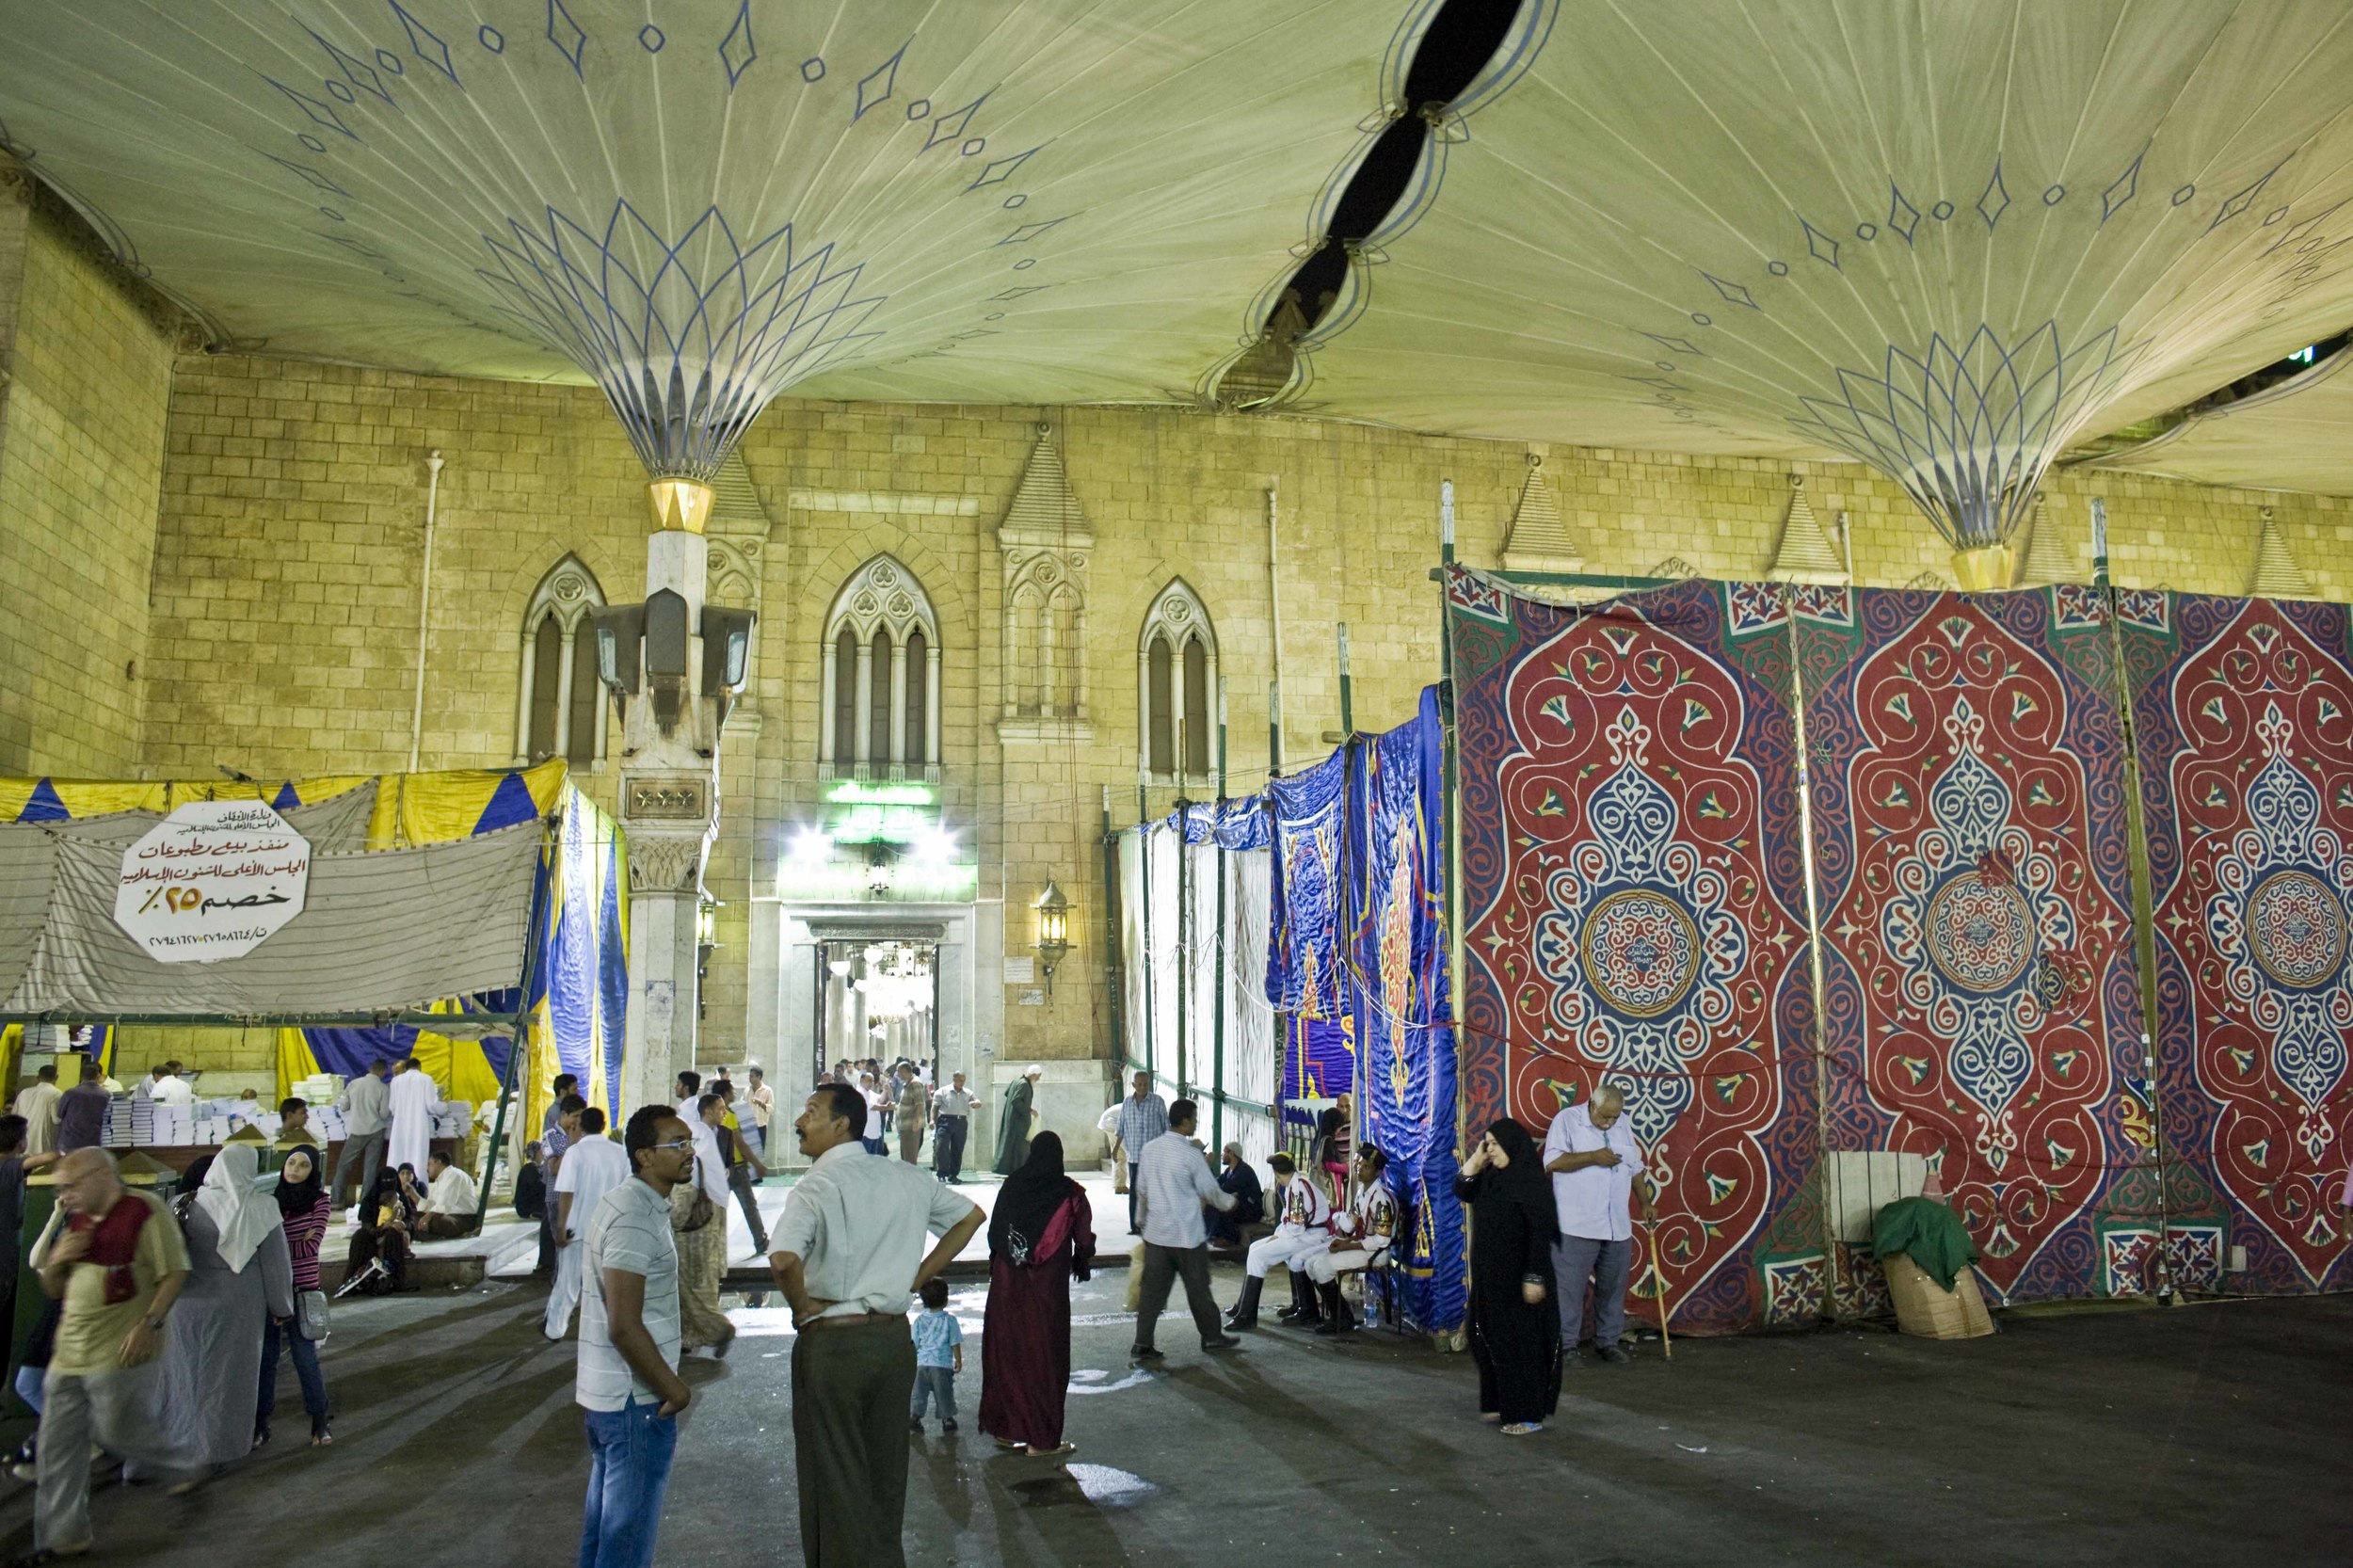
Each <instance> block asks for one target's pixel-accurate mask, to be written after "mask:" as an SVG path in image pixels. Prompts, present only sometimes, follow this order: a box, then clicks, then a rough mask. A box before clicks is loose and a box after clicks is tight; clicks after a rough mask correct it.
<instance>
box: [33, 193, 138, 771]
mask: <svg viewBox="0 0 2353 1568" xmlns="http://www.w3.org/2000/svg"><path fill="white" fill-rule="evenodd" d="M12 193H15V194H17V195H22V196H24V198H25V199H24V200H17V199H14V195H12ZM171 368H172V347H171V343H170V340H169V338H168V335H167V332H166V330H165V328H164V327H163V326H162V325H159V323H158V320H157V319H156V315H155V313H154V312H152V310H151V309H150V308H149V306H148V305H147V304H146V303H145V302H143V301H142V300H141V299H140V298H139V297H137V296H136V294H135V292H134V291H133V290H132V289H131V288H129V287H127V286H126V285H125V283H124V280H122V279H121V278H120V274H119V269H118V268H116V267H115V266H114V264H112V263H111V262H109V261H106V260H104V259H103V257H102V255H101V253H100V251H99V250H98V248H97V246H96V244H95V242H94V241H93V240H91V239H89V238H88V235H87V234H86V233H82V232H77V228H76V225H74V224H73V222H72V220H71V219H70V218H69V217H68V216H65V215H63V214H61V213H59V212H57V211H56V209H55V208H54V207H53V205H52V204H51V202H50V201H49V200H48V199H45V198H42V199H39V200H34V199H33V198H32V193H31V191H30V188H29V186H28V185H25V184H18V183H16V182H13V181H11V180H9V179H8V177H7V175H6V172H5V171H0V584H5V587H6V593H7V603H8V610H7V613H6V614H5V615H0V773H8V774H25V773H48V774H60V775H66V776H98V777H112V776H121V775H124V774H132V773H136V772H137V771H138V770H139V767H140V765H141V762H142V760H144V759H143V748H142V746H141V744H140V743H141V736H140V703H139V696H140V672H141V669H142V667H143V664H142V661H143V660H144V659H145V657H146V654H147V650H148V588H149V582H150V577H151V568H152V561H153V556H154V549H155V533H156V525H155V511H156V508H155V498H156V488H157V485H158V483H159V482H160V480H161V477H162V472H163V463H164V430H165V415H166V408H167V404H168V398H169V396H170V391H171Z"/></svg>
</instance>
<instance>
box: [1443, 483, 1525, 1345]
mask: <svg viewBox="0 0 2353 1568" xmlns="http://www.w3.org/2000/svg"><path fill="white" fill-rule="evenodd" d="M1438 561H1439V563H1440V564H1439V569H1438V570H1437V571H1436V572H1435V573H1434V574H1433V575H1434V576H1436V578H1437V579H1438V736H1439V746H1438V779H1439V792H1440V794H1442V795H1443V796H1444V797H1445V805H1444V809H1445V820H1446V932H1447V972H1448V975H1449V985H1448V987H1447V989H1448V993H1449V996H1450V997H1451V998H1452V1000H1453V1010H1454V1019H1453V1023H1454V1052H1455V1061H1456V1064H1457V1070H1456V1073H1455V1085H1456V1087H1455V1093H1454V1160H1455V1163H1456V1165H1457V1166H1458V1167H1459V1166H1460V1165H1461V1163H1462V1160H1463V1157H1464V1151H1465V1144H1466V1143H1467V1142H1468V1138H1469V1131H1468V1128H1466V1126H1465V1121H1466V1112H1467V1111H1468V1109H1469V1103H1470V1102H1469V1098H1468V1096H1466V1095H1465V1093H1464V1092H1463V1089H1462V1082H1463V1077H1462V1072H1461V1070H1460V1064H1461V1061H1462V1052H1463V1021H1462V1020H1463V989H1464V981H1463V976H1464V968H1463V958H1464V946H1463V899H1462V894H1461V892H1460V891H1459V889H1460V888H1461V887H1462V885H1463V785H1462V772H1463V762H1462V736H1461V734H1460V732H1459V731H1458V730H1457V728H1456V727H1455V707H1454V613H1453V610H1452V608H1451V606H1450V604H1449V600H1448V595H1449V592H1450V591H1451V588H1450V584H1449V576H1450V575H1451V574H1450V573H1449V571H1448V570H1447V568H1450V567H1452V566H1453V565H1454V481H1453V480H1451V479H1443V480H1440V481H1439V483H1438ZM1507 1093H1508V1091H1507ZM1434 1109H1435V1108H1434V1107H1433V1110H1434ZM1505 1109H1506V1110H1507V1111H1508V1110H1509V1109H1510V1106H1509V1105H1508V1104H1507V1105H1506V1107H1505ZM1463 1233H1464V1234H1463V1251H1464V1259H1465V1264H1467V1263H1468V1260H1469V1253H1470V1226H1469V1225H1468V1224H1465V1226H1464V1227H1463ZM1465 1333H1466V1330H1465V1329H1464V1328H1457V1329H1455V1330H1454V1331H1453V1332H1451V1333H1450V1334H1449V1335H1447V1336H1445V1337H1444V1339H1443V1341H1442V1343H1443V1344H1444V1346H1445V1348H1447V1349H1449V1350H1454V1351H1460V1350H1461V1349H1462V1348H1463V1346H1464V1344H1465Z"/></svg>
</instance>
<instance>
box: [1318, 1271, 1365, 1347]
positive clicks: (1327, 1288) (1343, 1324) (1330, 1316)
mask: <svg viewBox="0 0 2353 1568" xmlns="http://www.w3.org/2000/svg"><path fill="white" fill-rule="evenodd" d="M1316 1289H1317V1293H1318V1294H1320V1295H1321V1297H1322V1298H1323V1321H1321V1323H1318V1324H1317V1325H1316V1332H1317V1333H1318V1334H1323V1335H1337V1334H1353V1333H1354V1332H1355V1329H1356V1315H1355V1314H1354V1313H1353V1312H1351V1311H1350V1310H1349V1309H1348V1303H1346V1302H1345V1301H1342V1300H1341V1299H1340V1282H1339V1281H1338V1280H1334V1281H1333V1282H1332V1283H1331V1284H1329V1285H1321V1286H1318V1287H1317V1288H1316Z"/></svg>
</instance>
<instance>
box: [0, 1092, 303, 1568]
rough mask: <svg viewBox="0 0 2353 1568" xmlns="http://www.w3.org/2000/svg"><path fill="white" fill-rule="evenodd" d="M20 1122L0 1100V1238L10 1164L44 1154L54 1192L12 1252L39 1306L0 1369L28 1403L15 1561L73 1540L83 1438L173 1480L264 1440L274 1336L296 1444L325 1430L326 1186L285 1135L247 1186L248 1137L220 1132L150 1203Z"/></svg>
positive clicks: (84, 1477) (89, 1446) (190, 1480)
mask: <svg viewBox="0 0 2353 1568" xmlns="http://www.w3.org/2000/svg"><path fill="white" fill-rule="evenodd" d="M27 1132H28V1128H27V1125H26V1123H25V1121H24V1118H22V1117H19V1116H16V1115H13V1114H11V1115H8V1116H5V1117H0V1231H5V1232H7V1233H8V1234H6V1235H5V1236H0V1240H8V1241H9V1242H11V1243H14V1242H15V1241H16V1240H18V1236H17V1234H16V1233H17V1231H18V1227H19V1225H20V1224H21V1223H22V1216H23V1212H24V1208H23V1200H24V1173H25V1172H26V1171H28V1170H35V1169H41V1168H45V1167H46V1168H53V1169H54V1171H55V1179H56V1199H57V1204H56V1211H55V1213H54V1214H53V1215H52V1217H51V1220H50V1223H49V1224H48V1225H47V1226H46V1227H45V1228H44V1229H43V1231H42V1233H41V1235H40V1239H39V1240H37V1241H36V1242H35V1243H34V1245H33V1248H32V1252H31V1256H30V1262H31V1265H32V1268H33V1270H34V1272H35V1274H36V1276H37V1277H38V1278H39V1280H40V1288H41V1293H42V1296H43V1298H44V1302H43V1310H42V1312H41V1315H40V1320H39V1322H38V1326H37V1327H36V1329H35V1331H34V1334H33V1336H32V1339H31V1341H30V1343H29V1344H28V1345H27V1346H26V1349H25V1352H24V1364H23V1368H22V1369H21V1370H20V1371H19V1373H18V1375H17V1380H16V1391H17V1393H18V1394H19V1395H20V1396H21V1397H22V1398H23V1399H24V1401H25V1402H26V1403H27V1404H28V1405H30V1406H31V1407H32V1408H33V1409H34V1410H35V1412H37V1413H38V1415H39V1416H40V1424H39V1427H38V1429H37V1430H36V1432H35V1434H34V1436H33V1438H32V1439H31V1440H30V1441H29V1442H28V1443H27V1445H26V1446H25V1448H24V1450H22V1451H21V1452H20V1454H19V1456H18V1462H17V1463H18V1464H19V1466H20V1473H26V1472H27V1471H29V1479H31V1480H33V1481H34V1483H35V1488H36V1490H35V1495H34V1508H33V1547H34V1549H33V1551H32V1552H31V1553H30V1554H29V1555H28V1556H26V1557H24V1558H22V1559H19V1560H20V1561H24V1562H48V1561H54V1560H57V1559H60V1558H65V1557H72V1556H78V1555H80V1554H82V1553H84V1552H87V1551H88V1550H89V1549H90V1547H91V1545H92V1544H93V1541H92V1532H91V1526H90V1514H89V1491H90V1482H91V1475H92V1466H91V1462H90V1456H91V1453H92V1450H93V1448H96V1449H99V1450H103V1451H104V1453H106V1454H108V1455H110V1456H112V1457H113V1458H114V1459H116V1460H119V1461H120V1464H121V1467H122V1476H123V1479H124V1480H132V1481H152V1482H155V1483H157V1484H160V1485H162V1486H163V1487H165V1488H166V1489H167V1490H168V1491H169V1492H171V1493H175V1494H177V1493H182V1492H185V1491H188V1490H191V1489H193V1488H194V1487H195V1486H197V1485H198V1484H200V1483H201V1482H202V1481H203V1480H205V1479H207V1478H208V1477H209V1476H211V1475H212V1474H213V1473H215V1472H216V1471H217V1470H219V1469H220V1468H221V1467H223V1466H225V1465H228V1464H233V1463H234V1462H235V1461H237V1460H238V1459H240V1458H242V1457H244V1456H245V1455H246V1454H248V1453H249V1452H251V1451H252V1450H253V1449H255V1448H260V1447H261V1446H262V1445H264V1444H265V1443H267V1442H268V1441H269V1439H270V1423H271V1417H272V1416H273V1415H274V1414H275V1412H276V1410H277V1405H278V1371H279V1366H280V1356H281V1352H283V1353H284V1354H286V1355H288V1356H290V1357H291V1359H292V1360H293V1362H294V1364H295V1369H296V1378H297V1381H298V1382H299V1383H300V1384H301V1389H302V1400H303V1405H304V1408H305V1410H306V1412H307V1413H308V1415H309V1416H310V1420H311V1441H312V1445H314V1446H322V1447H323V1446H325V1445H327V1444H328V1443H331V1442H332V1441H333V1440H334V1434H333V1432H332V1430H331V1428H330V1426H329V1420H330V1412H329V1408H328V1396H327V1385H326V1381H325V1379H324V1377H323V1375H322V1374H321V1371H320V1368H319V1362H318V1352H317V1344H318V1341H319V1339H321V1338H322V1337H324V1336H325V1334H326V1316H327V1308H326V1298H325V1297H324V1295H322V1294H321V1292H320V1290H319V1244H320V1240H321V1239H322V1238H323V1237H324V1236H325V1234H326V1230H327V1223H328V1195H327V1190H326V1184H325V1182H324V1180H323V1179H322V1177H321V1175H320V1172H319V1168H318V1160H317V1156H316V1154H315V1153H314V1152H313V1151H312V1146H311V1145H308V1144H297V1145H296V1146H293V1147H290V1148H288V1149H286V1151H285V1153H284V1161H283V1166H282V1168H281V1170H280V1173H279V1180H278V1182H277V1183H276V1185H275V1187H274V1188H273V1189H272V1190H270V1191H267V1192H265V1191H264V1189H263V1187H262V1184H261V1181H260V1153H261V1151H260V1148H259V1146H258V1145H256V1144H252V1143H232V1144H227V1145H225V1146H223V1147H222V1148H221V1149H220V1150H219V1151H218V1152H217V1153H215V1154H211V1155H207V1156H202V1157H200V1158H199V1159H198V1160H196V1161H195V1163H193V1164H192V1165H190V1166H189V1168H188V1170H187V1172H186V1173H185V1175H184V1179H183V1181H182V1184H181V1187H182V1195H181V1196H180V1197H179V1198H178V1199H177V1201H176V1202H174V1203H171V1204H168V1205H167V1204H166V1203H165V1202H163V1201H162V1200H161V1199H159V1198H157V1197H155V1196H154V1195H152V1194H151V1193H148V1192H140V1191H137V1190H136V1189H134V1188H131V1187H129V1186H126V1185H125V1184H124V1182H123V1180H122V1177H121V1174H120V1167H119V1166H118V1165H117V1163H116V1161H115V1158H114V1156H112V1155H111V1154H109V1153H107V1152H106V1151H105V1150H104V1149H103V1148H97V1147H90V1146H82V1147H77V1148H73V1149H71V1150H68V1151H66V1152H64V1153H62V1154H59V1153H57V1152H56V1151H54V1150H44V1151H40V1152H38V1153H34V1152H28V1151H27V1149H26V1146H25V1145H26V1141H27ZM11 1284H12V1282H11ZM11 1311H12V1306H11ZM0 1316H5V1315H0Z"/></svg>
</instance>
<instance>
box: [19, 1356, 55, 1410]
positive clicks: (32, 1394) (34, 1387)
mask: <svg viewBox="0 0 2353 1568" xmlns="http://www.w3.org/2000/svg"><path fill="white" fill-rule="evenodd" d="M48 1377H49V1368H47V1367H19V1368H17V1369H16V1397H17V1398H18V1399H20V1400H24V1402H25V1403H26V1404H28V1405H31V1406H32V1407H33V1414H34V1415H36V1416H38V1415H40V1386H41V1384H43V1383H44V1382H46V1381H47V1380H48Z"/></svg>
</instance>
